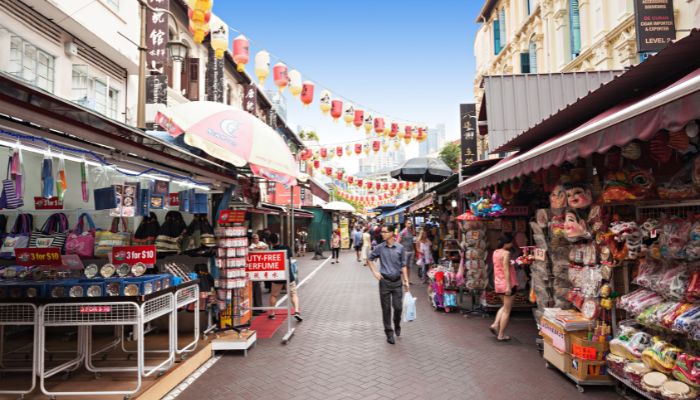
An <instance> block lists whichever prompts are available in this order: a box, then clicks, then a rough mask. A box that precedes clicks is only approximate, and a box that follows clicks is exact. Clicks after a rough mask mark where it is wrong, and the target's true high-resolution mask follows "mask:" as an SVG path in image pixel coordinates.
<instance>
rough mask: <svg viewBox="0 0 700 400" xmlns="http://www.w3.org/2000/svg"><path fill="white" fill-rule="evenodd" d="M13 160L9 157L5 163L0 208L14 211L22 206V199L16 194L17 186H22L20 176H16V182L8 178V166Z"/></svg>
mask: <svg viewBox="0 0 700 400" xmlns="http://www.w3.org/2000/svg"><path fill="white" fill-rule="evenodd" d="M13 161H14V158H13V157H12V156H10V158H9V160H8V162H7V174H6V175H5V179H3V180H2V195H1V196H0V208H7V209H15V208H20V207H22V206H24V199H22V197H20V196H19V195H18V193H17V186H18V185H19V186H21V185H22V175H16V177H17V181H15V180H14V179H12V177H11V176H10V166H11V165H12V163H13Z"/></svg>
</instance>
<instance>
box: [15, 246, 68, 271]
mask: <svg viewBox="0 0 700 400" xmlns="http://www.w3.org/2000/svg"><path fill="white" fill-rule="evenodd" d="M15 257H17V265H21V266H23V267H31V266H34V265H52V266H59V265H63V263H62V261H61V249H59V248H58V247H43V248H21V249H15Z"/></svg>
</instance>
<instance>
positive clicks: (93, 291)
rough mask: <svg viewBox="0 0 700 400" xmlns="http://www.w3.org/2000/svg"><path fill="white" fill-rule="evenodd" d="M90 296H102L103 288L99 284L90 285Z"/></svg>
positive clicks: (88, 291) (88, 293) (88, 292)
mask: <svg viewBox="0 0 700 400" xmlns="http://www.w3.org/2000/svg"><path fill="white" fill-rule="evenodd" d="M87 295H88V297H100V296H102V288H101V287H99V286H98V285H90V286H89V287H88V290H87Z"/></svg>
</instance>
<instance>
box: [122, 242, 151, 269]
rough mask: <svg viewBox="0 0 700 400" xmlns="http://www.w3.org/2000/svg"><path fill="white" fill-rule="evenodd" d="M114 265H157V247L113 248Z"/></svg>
mask: <svg viewBox="0 0 700 400" xmlns="http://www.w3.org/2000/svg"><path fill="white" fill-rule="evenodd" d="M112 263H113V264H124V263H126V264H129V265H134V264H136V263H144V264H146V265H153V264H155V263H156V246H152V245H151V246H114V247H113V248H112Z"/></svg>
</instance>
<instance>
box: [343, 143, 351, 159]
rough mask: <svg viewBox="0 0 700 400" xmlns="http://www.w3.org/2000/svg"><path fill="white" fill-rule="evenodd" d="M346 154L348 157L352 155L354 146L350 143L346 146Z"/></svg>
mask: <svg viewBox="0 0 700 400" xmlns="http://www.w3.org/2000/svg"><path fill="white" fill-rule="evenodd" d="M345 155H346V156H347V157H350V156H351V155H352V147H350V145H346V146H345Z"/></svg>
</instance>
